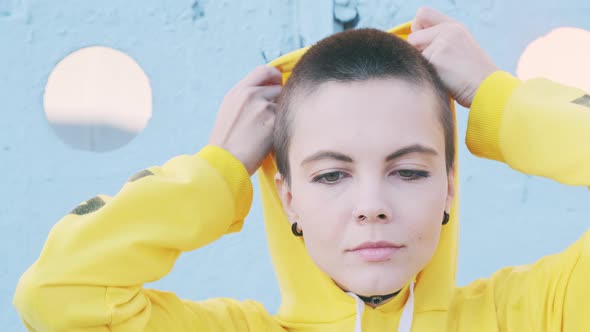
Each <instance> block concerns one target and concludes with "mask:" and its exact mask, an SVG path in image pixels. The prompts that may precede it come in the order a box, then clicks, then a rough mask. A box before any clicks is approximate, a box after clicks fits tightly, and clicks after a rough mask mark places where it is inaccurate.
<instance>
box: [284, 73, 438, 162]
mask: <svg viewBox="0 0 590 332" xmlns="http://www.w3.org/2000/svg"><path fill="white" fill-rule="evenodd" d="M439 108H440V107H439V106H438V103H437V101H436V98H435V96H434V92H433V91H432V90H431V89H430V88H429V87H427V86H421V85H416V84H413V83H411V82H407V81H405V80H401V79H375V80H367V81H359V82H346V83H339V82H326V83H323V84H321V85H320V86H319V87H318V88H317V89H315V90H314V91H313V92H312V93H310V94H308V95H307V96H305V97H303V96H301V97H300V98H298V100H297V101H296V102H295V105H294V117H293V119H292V120H293V122H292V128H291V133H292V136H291V149H292V152H293V153H295V154H302V153H307V152H313V151H316V150H319V149H340V150H341V151H344V150H345V149H348V150H350V149H353V150H354V149H355V148H356V149H364V150H365V151H370V150H373V149H391V148H395V147H399V146H403V145H410V144H417V143H418V144H425V145H429V146H432V147H434V148H436V149H441V151H442V149H443V148H444V136H443V131H442V126H441V124H440V121H439V113H438V112H439V111H440V109H439Z"/></svg>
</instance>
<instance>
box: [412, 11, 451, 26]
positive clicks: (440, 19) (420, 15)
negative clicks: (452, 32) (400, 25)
mask: <svg viewBox="0 0 590 332" xmlns="http://www.w3.org/2000/svg"><path fill="white" fill-rule="evenodd" d="M454 21H455V20H454V19H452V18H450V17H449V16H447V15H445V14H443V13H441V12H439V11H438V10H436V9H433V8H430V7H426V6H424V7H420V9H418V11H417V12H416V17H415V18H414V20H413V21H412V31H418V30H422V29H427V28H430V27H432V26H435V25H438V24H442V23H448V22H454Z"/></svg>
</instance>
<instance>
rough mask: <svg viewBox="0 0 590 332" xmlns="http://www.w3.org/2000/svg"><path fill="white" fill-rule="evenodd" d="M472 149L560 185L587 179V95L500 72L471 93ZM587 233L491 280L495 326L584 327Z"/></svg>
mask: <svg viewBox="0 0 590 332" xmlns="http://www.w3.org/2000/svg"><path fill="white" fill-rule="evenodd" d="M466 141H467V145H468V147H469V149H470V150H471V151H472V152H473V153H474V154H476V155H478V156H482V157H486V158H489V159H494V160H498V161H501V162H504V163H506V164H507V165H509V166H510V167H512V168H514V169H516V170H519V171H521V172H524V173H527V174H531V175H538V176H544V177H547V178H551V179H554V180H556V181H559V182H561V183H564V184H570V185H584V186H588V185H590V96H588V95H586V94H585V93H584V92H583V91H582V90H579V89H575V88H571V87H566V86H563V85H560V84H557V83H555V82H551V81H549V80H545V79H533V80H529V81H525V82H521V81H520V80H518V79H516V78H514V77H512V76H511V75H509V74H508V73H505V72H496V73H494V74H492V75H491V76H489V77H488V78H487V79H486V80H485V81H484V82H483V84H482V85H481V87H480V88H479V90H478V91H477V93H476V96H475V99H474V102H473V104H472V109H471V111H470V115H469V124H468V130H467V137H466ZM589 280H590V231H587V232H586V233H585V234H584V235H583V236H582V237H581V238H580V239H579V240H578V241H577V242H576V243H574V244H573V245H572V246H570V247H569V248H568V249H567V250H566V251H564V252H562V253H559V254H556V255H551V256H547V257H544V258H543V259H541V260H540V261H539V262H537V263H535V264H531V265H527V266H524V267H516V268H507V269H504V270H501V271H499V272H497V273H496V274H495V275H494V276H493V277H492V278H491V280H490V289H491V291H492V292H493V295H492V298H493V302H494V303H495V305H494V307H495V309H496V314H497V319H498V324H499V325H500V326H499V327H500V330H510V331H512V330H514V331H525V330H527V331H590V300H589V299H590V282H589Z"/></svg>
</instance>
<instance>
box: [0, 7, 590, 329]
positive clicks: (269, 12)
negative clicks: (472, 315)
mask: <svg viewBox="0 0 590 332" xmlns="http://www.w3.org/2000/svg"><path fill="white" fill-rule="evenodd" d="M335 2H336V6H335V7H334V6H333V4H332V2H331V1H330V0H320V1H311V0H301V1H295V0H290V1H288V0H274V1H271V0H257V1H255V0H248V1H213V0H208V1H207V0H202V1H195V0H176V1H156V0H142V1H139V0H132V1H125V2H121V1H115V0H104V1H101V2H100V4H98V3H97V2H81V1H73V0H60V1H33V0H0V45H1V46H0V47H1V49H0V114H1V118H0V174H2V175H3V176H2V178H1V179H0V258H1V262H0V325H1V326H2V330H3V331H22V330H23V328H22V327H21V325H20V321H19V319H18V316H17V315H16V312H15V311H14V309H13V308H12V305H11V299H12V295H13V292H14V287H15V285H16V283H17V280H18V278H19V276H20V275H21V274H22V273H23V271H24V270H25V269H26V268H27V267H28V266H29V265H30V264H31V263H32V262H33V261H34V260H35V259H36V257H37V256H38V254H39V252H40V250H41V248H42V245H43V243H44V240H45V238H46V237H47V234H48V232H49V230H50V229H51V227H52V225H53V224H54V223H55V222H56V221H57V220H59V219H60V217H61V216H63V215H65V214H66V213H67V212H69V211H70V210H71V209H72V208H73V207H75V206H76V205H77V204H78V203H80V202H81V201H84V200H86V199H88V198H90V197H93V196H94V195H96V194H98V193H104V194H114V193H115V192H116V191H117V190H118V188H119V187H120V186H121V185H122V184H123V183H124V182H125V180H126V179H127V178H128V177H129V176H130V175H131V174H134V173H135V172H136V171H137V170H140V169H143V168H144V167H146V166H149V165H155V164H162V163H164V162H165V161H166V160H167V159H169V158H170V157H172V156H174V155H177V154H182V153H194V152H196V151H197V150H198V149H199V148H200V147H202V146H203V145H204V144H205V143H206V141H207V138H208V134H209V132H210V129H211V127H212V125H213V121H214V118H215V113H216V109H217V106H218V105H219V103H220V101H221V99H222V97H223V95H224V93H225V92H226V91H227V90H228V89H229V88H230V87H231V86H232V85H233V83H235V82H236V81H237V80H239V79H240V78H241V77H242V76H243V75H244V74H245V73H247V72H248V71H249V70H250V69H251V68H253V67H254V66H256V65H258V64H262V63H264V62H265V59H269V60H270V59H272V58H274V57H276V56H278V55H280V54H283V53H286V52H288V51H290V50H293V49H295V48H298V47H300V46H302V45H304V44H309V43H312V42H314V41H315V40H317V39H318V38H321V37H323V36H325V35H327V34H330V33H332V32H333V31H339V30H341V29H343V28H349V27H353V26H357V27H377V28H382V29H385V28H389V27H392V26H394V25H396V24H399V23H402V22H404V21H407V20H410V19H411V18H412V17H413V14H414V13H415V11H416V9H417V8H418V7H419V6H420V5H422V4H429V5H432V6H434V7H436V8H438V9H440V10H443V11H444V12H446V13H447V14H450V15H452V16H454V17H456V18H458V19H459V20H461V21H463V22H465V23H466V24H467V25H468V26H469V28H470V29H471V31H473V33H474V34H475V36H476V38H477V39H478V40H479V41H480V43H481V44H482V45H483V47H484V48H485V49H486V50H487V51H488V52H489V54H490V55H491V57H492V58H493V59H494V60H495V61H496V62H497V64H498V65H499V66H500V67H501V68H503V69H506V70H508V71H512V72H514V71H515V68H516V64H517V62H518V59H519V55H520V54H521V53H522V52H523V50H524V49H525V48H526V46H527V44H528V43H530V42H532V41H533V40H534V39H536V38H538V37H540V36H542V35H544V34H546V33H548V32H549V31H551V30H552V29H554V28H557V27H560V26H574V27H579V28H583V29H586V30H590V19H588V17H590V3H589V2H587V1H583V0H580V1H574V0H567V1H561V2H559V3H558V2H556V1H549V0H536V1H532V0H526V1H509V0H497V1H492V0H481V1H467V0H448V1H443V0H440V1H436V0H432V1H424V2H418V1H401V0H395V1H394V0H373V1H370V0H364V1H361V0H356V1H355V0H350V1H346V0H336V1H335ZM334 9H336V10H337V15H336V16H335V17H336V20H334V19H333V11H334ZM356 15H358V16H356ZM355 17H356V18H355ZM90 45H102V46H108V47H112V48H115V49H118V50H120V51H123V52H125V53H127V54H128V55H130V56H131V57H132V58H134V59H135V60H136V61H137V63H138V64H139V65H140V66H141V67H142V68H143V70H144V71H145V72H146V74H147V75H148V77H149V78H150V81H151V85H152V92H153V100H154V105H153V116H152V119H151V121H150V123H149V124H148V126H147V128H146V129H145V130H144V131H143V132H142V133H141V134H140V135H138V136H137V137H136V138H135V139H134V140H133V141H132V142H130V143H129V144H127V145H126V146H124V147H122V148H120V149H118V150H115V151H111V152H106V153H95V152H83V151H80V150H74V149H72V148H70V147H69V146H67V145H65V144H63V143H62V141H61V140H60V139H59V138H58V137H57V135H56V134H55V133H54V132H53V130H52V129H51V128H50V127H49V125H48V124H47V121H46V120H45V115H44V113H43V109H42V97H43V90H44V85H45V83H46V81H47V78H48V76H49V74H50V72H51V70H52V69H53V67H54V66H55V65H56V64H57V63H58V62H59V61H60V60H61V59H62V58H63V57H65V56H66V55H68V54H69V53H71V52H73V51H75V50H78V49H80V48H82V47H86V46H90ZM466 114H467V111H466V110H459V128H460V130H461V136H462V138H463V137H464V131H465V125H466ZM460 152H461V160H460V161H461V168H462V173H461V178H460V180H461V183H462V189H461V195H462V208H461V214H462V227H463V228H462V233H461V241H462V242H461V247H460V261H459V273H458V279H459V283H460V284H465V283H467V282H469V281H471V280H473V279H474V278H478V277H484V276H487V275H489V274H490V273H492V272H493V271H495V270H497V269H498V268H500V267H502V266H505V265H512V264H522V263H527V262H531V261H534V260H536V259H537V258H539V257H541V256H543V255H547V254H550V253H553V252H557V251H560V250H562V249H564V248H565V247H566V246H567V245H568V244H570V243H572V242H573V241H574V240H575V239H577V238H578V237H579V236H580V235H581V234H582V232H583V231H584V230H585V229H587V228H588V227H589V226H590V221H589V216H590V204H589V200H590V192H588V190H586V189H584V188H574V187H566V186H563V185H559V184H557V183H554V182H552V181H549V180H545V179H539V178H533V177H530V176H526V175H522V174H519V173H517V172H515V171H513V170H511V169H509V168H508V167H506V166H504V165H502V164H499V163H496V162H491V161H486V160H481V159H477V158H475V157H473V156H471V155H470V154H469V153H468V152H467V150H466V149H465V148H464V147H462V148H461V151H460ZM255 183H256V182H255ZM256 195H257V196H256V199H255V201H254V204H253V207H252V210H251V213H250V215H249V217H248V220H247V223H246V225H245V227H244V230H243V231H242V232H241V233H239V234H233V235H229V236H226V237H224V238H223V239H221V240H220V241H218V242H216V243H214V244H212V245H210V246H208V247H206V248H203V249H201V250H198V251H196V252H192V253H188V254H185V255H183V256H182V257H181V258H180V259H179V261H178V263H177V265H176V267H175V269H174V271H173V272H172V273H171V274H170V275H169V276H167V277H166V278H164V279H163V280H160V281H158V282H157V283H155V284H153V285H148V286H150V287H159V288H162V289H166V290H172V291H175V292H177V293H179V294H180V296H182V297H186V298H192V299H202V298H206V297H217V296H223V297H235V298H239V299H245V298H253V299H257V300H259V301H261V302H262V303H264V304H265V305H266V306H267V308H268V309H269V311H271V312H274V311H275V310H276V308H277V306H278V304H279V294H278V289H277V283H276V281H275V280H274V274H273V271H272V267H271V264H270V259H269V256H268V253H267V248H266V241H265V237H264V232H263V224H262V211H261V209H260V202H259V200H258V193H256Z"/></svg>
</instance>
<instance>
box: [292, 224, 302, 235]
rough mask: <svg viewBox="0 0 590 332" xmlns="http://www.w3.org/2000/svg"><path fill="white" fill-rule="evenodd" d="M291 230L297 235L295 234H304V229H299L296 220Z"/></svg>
mask: <svg viewBox="0 0 590 332" xmlns="http://www.w3.org/2000/svg"><path fill="white" fill-rule="evenodd" d="M291 232H293V235H295V236H303V231H300V230H298V229H297V223H296V222H294V223H293V224H292V225H291Z"/></svg>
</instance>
